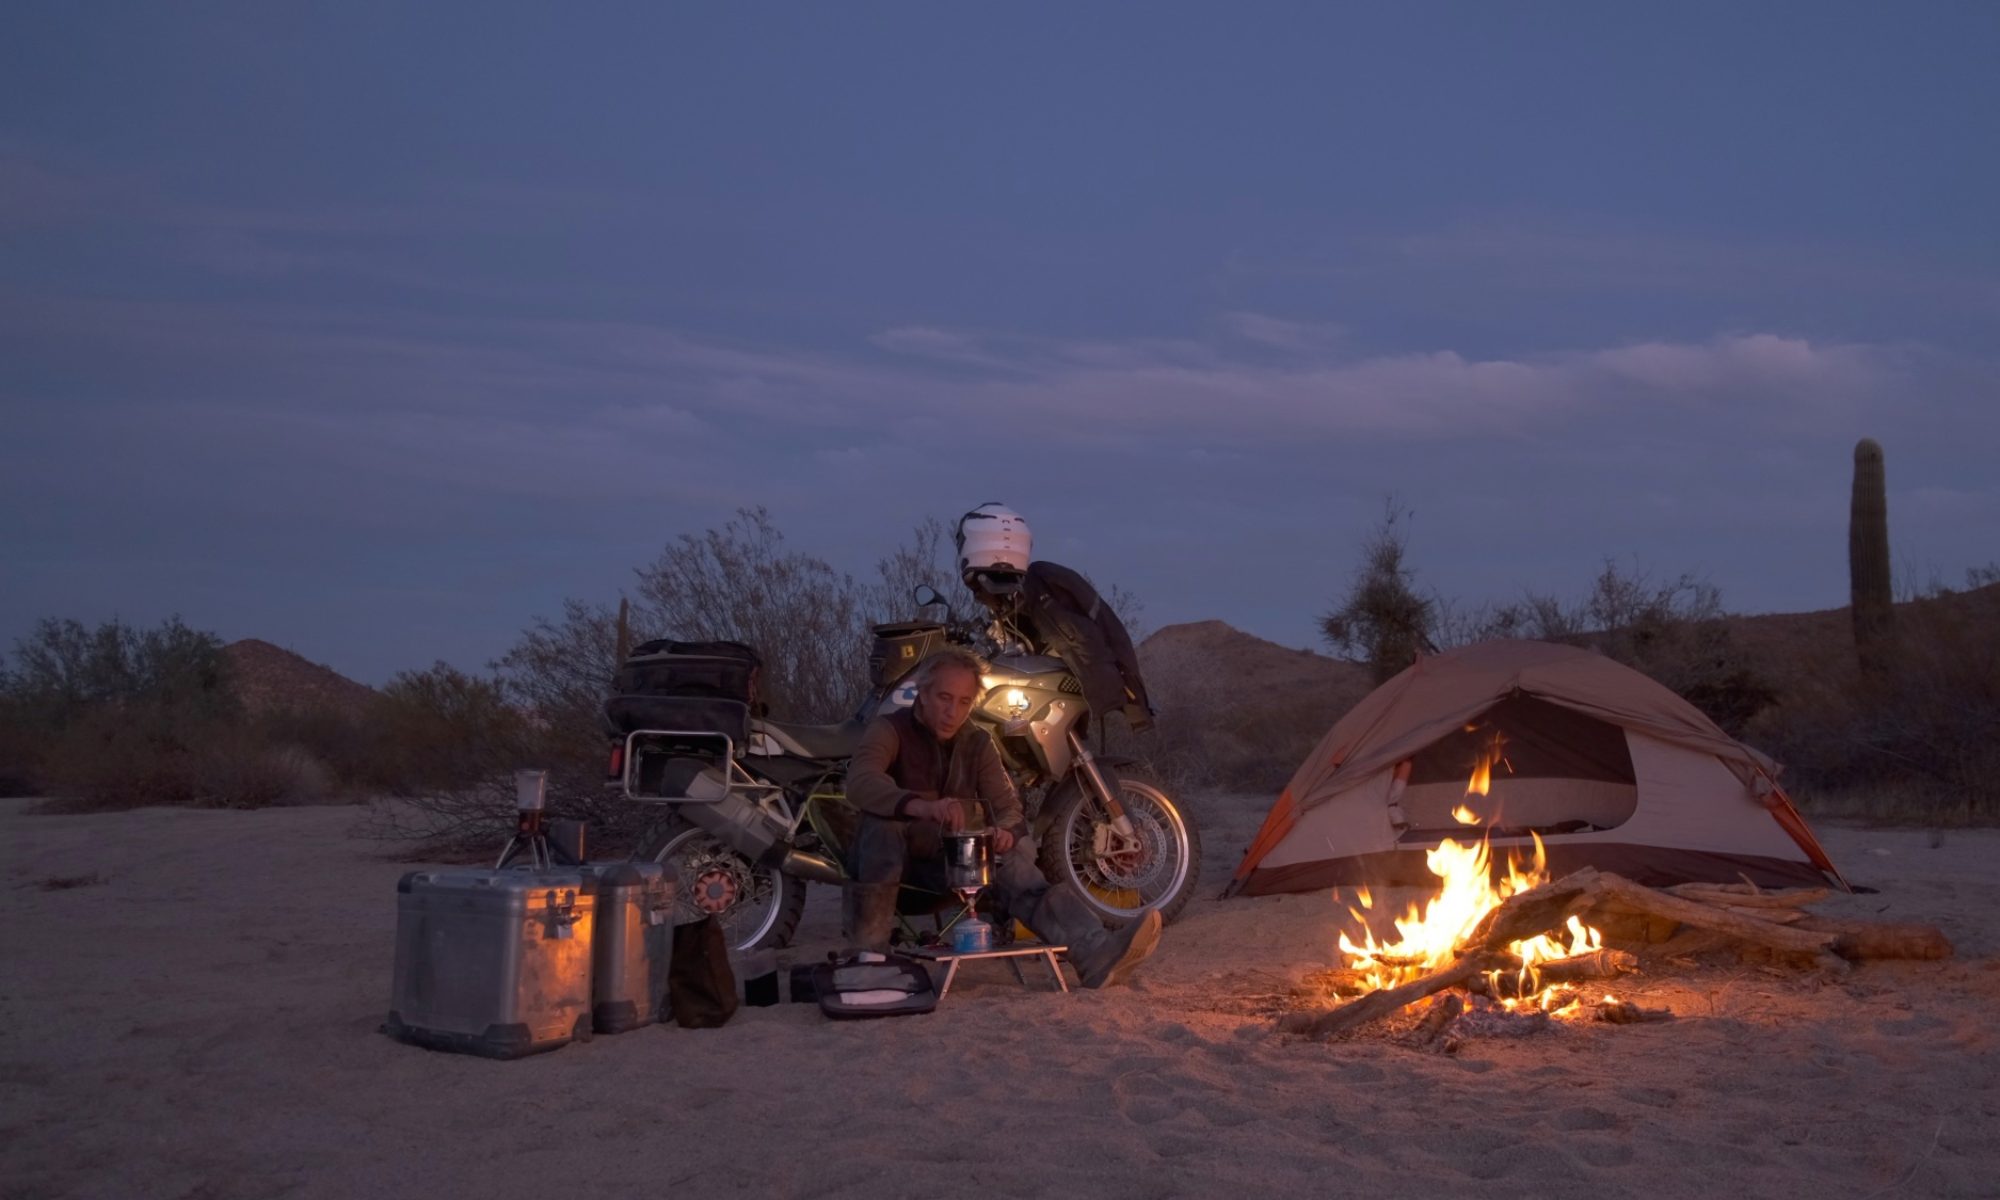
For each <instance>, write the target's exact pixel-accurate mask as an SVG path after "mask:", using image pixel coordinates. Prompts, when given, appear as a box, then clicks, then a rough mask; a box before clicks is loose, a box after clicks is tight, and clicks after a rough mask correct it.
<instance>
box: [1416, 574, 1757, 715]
mask: <svg viewBox="0 0 2000 1200" xmlns="http://www.w3.org/2000/svg"><path fill="white" fill-rule="evenodd" d="M1435 609H1436V611H1438V612H1439V613H1440V614H1441V616H1440V620H1439V621H1438V623H1437V626H1436V628H1437V632H1438V641H1439V642H1440V643H1441V644H1442V645H1446V646H1458V645H1465V644H1468V643H1471V642H1479V641H1486V640H1488V639H1491V638H1530V639H1533V640H1535V641H1543V642H1557V643H1561V644H1563V645H1570V646H1580V647H1584V648H1587V649H1592V650H1596V651H1597V652H1599V653H1600V654H1603V655H1604V656H1605V657H1607V658H1610V659H1612V660H1614V661H1616V662H1620V663H1623V664H1625V665H1626V666H1628V667H1631V668H1633V669H1634V670H1636V671H1638V672H1640V673H1641V674H1644V675H1646V676H1649V677H1650V678H1652V679H1654V680H1655V681H1657V682H1659V683H1662V684H1664V685H1666V686H1667V687H1668V688H1670V689H1672V690H1673V691H1674V692H1676V693H1677V694H1679V695H1680V696H1681V698H1682V699H1684V700H1687V701H1688V702H1689V703H1691V704H1693V705H1694V706H1695V707H1696V708H1698V709H1700V710H1701V711H1702V712H1703V713H1704V714H1706V715H1707V716H1708V718H1709V719H1710V720H1712V721H1714V722H1715V723H1716V724H1717V725H1719V726H1721V727H1722V728H1723V729H1724V730H1725V731H1726V732H1728V733H1730V734H1732V735H1734V736H1739V737H1740V736H1742V734H1743V732H1744V731H1745V730H1746V729H1748V728H1749V726H1750V723H1751V720H1752V719H1753V718H1754V717H1755V716H1756V715H1757V714H1758V713H1759V712H1761V711H1763V710H1764V709H1766V708H1768V707H1769V706H1770V705H1772V704H1773V703H1775V702H1776V700H1777V692H1776V689H1775V687H1774V685H1773V684H1772V682H1771V681H1770V680H1768V679H1766V678H1765V677H1764V676H1763V675H1762V674H1761V673H1760V672H1759V671H1758V670H1757V669H1756V667H1755V666H1754V665H1753V664H1752V663H1750V662H1749V661H1748V660H1747V659H1746V657H1745V656H1744V655H1743V654H1742V653H1741V651H1740V650H1739V649H1738V647H1737V646H1736V644H1735V640H1734V637H1733V635H1732V634H1731V633H1730V630H1729V624H1728V621H1727V616H1726V613H1725V612H1724V610H1723V607H1722V595H1721V592H1720V591H1719V590H1718V589H1717V588H1716V587H1715V586H1714V585H1713V584H1710V583H1708V582H1707V581H1706V580H1703V579H1701V578H1699V577H1698V576H1695V575H1693V574H1682V575H1679V576H1676V577H1674V578H1671V579H1665V580H1661V579H1656V578H1654V577H1653V576H1652V575H1651V574H1650V573H1649V572H1647V571H1645V570H1644V569H1642V568H1636V567H1635V568H1632V569H1630V570H1626V569H1621V568H1620V567H1619V565H1618V564H1617V563H1616V562H1614V561H1612V560H1610V559H1606V560H1605V562H1604V566H1603V568H1602V569H1601V570H1600V571H1599V572H1598V574H1597V577H1596V578H1595V579H1593V580H1592V581H1591V584H1590V588H1589V589H1588V590H1587V591H1586V592H1585V593H1584V594H1583V596H1582V597H1581V598H1580V599H1577V600H1565V599H1563V598H1561V597H1559V596H1556V595H1554V594H1551V593H1545V592H1534V591H1530V592H1528V593H1527V594H1525V595H1524V596H1522V598H1521V599H1519V600H1516V601H1513V602H1512V603H1507V604H1497V605H1494V604H1489V605H1484V606H1480V607H1476V608H1471V609H1466V608H1460V607H1455V606H1453V605H1451V604H1449V603H1447V602H1445V601H1443V600H1437V601H1435Z"/></svg>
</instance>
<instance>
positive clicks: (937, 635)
mask: <svg viewBox="0 0 2000 1200" xmlns="http://www.w3.org/2000/svg"><path fill="white" fill-rule="evenodd" d="M942 645H944V626H942V625H939V624H937V623H936V622H935V621H908V622H904V623H901V624H897V625H877V626H876V627H875V644H874V646H873V647H871V648H870V649H869V651H868V679H869V682H871V683H873V684H874V685H875V686H876V687H891V686H894V684H895V683H896V681H897V680H899V679H901V678H902V677H903V676H905V675H907V674H909V673H910V672H911V671H912V670H913V669H915V667H916V665H917V664H918V663H920V662H922V661H924V659H926V658H928V657H929V656H930V654H931V652H932V651H933V650H936V649H937V648H938V647H940V646H942Z"/></svg>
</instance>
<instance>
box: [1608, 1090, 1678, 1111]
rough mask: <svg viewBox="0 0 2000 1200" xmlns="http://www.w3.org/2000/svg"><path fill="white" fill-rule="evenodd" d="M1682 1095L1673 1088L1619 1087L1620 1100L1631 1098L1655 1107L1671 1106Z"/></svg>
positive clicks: (1632, 1100) (1637, 1102) (1638, 1102)
mask: <svg viewBox="0 0 2000 1200" xmlns="http://www.w3.org/2000/svg"><path fill="white" fill-rule="evenodd" d="M1679 1096H1680V1093H1679V1092H1676V1091H1674V1090H1673V1089H1672V1088H1653V1087H1627V1088H1619V1089H1618V1098H1619V1099H1620V1100H1630V1101H1631V1102H1632V1103H1634V1104H1644V1105H1648V1106H1650V1107H1653V1108H1671V1107H1673V1103H1674V1101H1675V1100H1676V1099H1678V1098H1679Z"/></svg>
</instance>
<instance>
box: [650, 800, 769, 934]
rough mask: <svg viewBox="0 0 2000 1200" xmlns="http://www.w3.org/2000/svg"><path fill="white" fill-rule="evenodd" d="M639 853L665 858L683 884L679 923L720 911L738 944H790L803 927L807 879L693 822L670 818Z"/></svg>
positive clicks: (669, 870)
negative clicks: (754, 858)
mask: <svg viewBox="0 0 2000 1200" xmlns="http://www.w3.org/2000/svg"><path fill="white" fill-rule="evenodd" d="M639 857H641V858H647V859H651V860H653V861H654V862H657V863H661V864H664V865H665V866H666V868H667V875H668V878H670V879H673V880H674V881H675V882H676V883H677V885H678V888H679V891H678V894H677V895H676V896H675V898H674V920H675V923H676V924H679V923H681V922H685V921H698V920H700V919H701V918H703V917H711V916H712V917H715V918H716V919H717V920H719V921H721V922H722V933H723V937H724V938H725V939H726V940H727V941H728V943H729V945H730V947H731V948H732V949H735V950H757V949H769V948H774V947H778V946H784V945H786V944H788V943H790V941H791V940H792V933H793V931H795V930H796V929H798V927H799V916H800V914H801V913H803V912H804V911H805V907H806V885H805V881H804V880H801V879H794V878H792V877H791V876H789V875H785V874H783V873H781V872H779V871H776V870H773V869H772V868H770V867H759V866H755V865H753V864H752V863H751V862H750V860H749V859H747V858H745V857H743V856H742V855H741V854H738V853H737V852H736V851H734V850H732V849H730V848H729V847H728V846H725V845H723V844H722V843H721V842H720V841H717V840H716V839H715V837H714V836H713V835H711V834H708V833H706V832H703V831H702V830H700V829H697V828H695V827H694V826H692V825H686V824H683V823H681V822H679V821H670V822H668V823H667V825H666V827H665V828H664V829H662V830H661V831H659V832H658V833H657V834H655V835H653V836H651V837H649V838H648V839H647V841H646V843H645V845H644V846H643V847H642V848H641V849H640V851H639Z"/></svg>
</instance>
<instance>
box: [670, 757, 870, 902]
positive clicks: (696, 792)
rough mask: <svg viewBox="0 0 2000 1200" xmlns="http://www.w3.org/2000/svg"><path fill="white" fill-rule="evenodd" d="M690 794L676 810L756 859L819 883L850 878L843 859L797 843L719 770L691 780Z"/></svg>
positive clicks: (740, 851)
mask: <svg viewBox="0 0 2000 1200" xmlns="http://www.w3.org/2000/svg"><path fill="white" fill-rule="evenodd" d="M688 797H689V801H690V802H689V803H687V804H679V805H675V806H674V811H675V812H676V813H678V814H679V815H680V816H682V817H685V818H686V819H687V821H688V823H689V824H692V825H693V826H694V827H695V828H697V829H699V830H701V831H702V832H704V833H706V834H708V835H709V836H711V837H713V838H714V839H715V840H716V841H719V842H721V843H722V844H723V845H725V846H727V847H729V848H730V849H731V850H734V851H736V852H737V853H738V854H741V855H742V856H743V857H745V858H747V859H749V860H750V861H751V862H752V863H753V864H755V865H757V866H759V867H770V868H774V869H776V870H779V871H782V872H784V873H785V874H787V875H795V876H797V877H799V878H800V879H809V880H812V881H814V882H817V883H845V882H846V881H847V877H846V874H845V872H843V871H842V870H841V869H840V864H838V863H836V862H834V861H833V860H832V859H829V858H827V857H826V856H824V855H821V854H815V853H813V852H812V851H810V850H801V849H799V848H798V847H797V846H794V845H793V844H792V843H791V840H790V839H789V838H787V837H786V836H785V830H784V827H783V826H781V825H779V824H778V823H777V822H776V821H774V820H773V819H772V817H771V815H770V814H769V813H767V812H765V811H764V810H763V809H761V808H759V807H757V806H756V805H755V804H752V803H751V802H750V801H749V800H748V799H746V798H745V797H744V796H743V795H742V793H740V792H735V791H732V790H730V788H729V786H728V785H727V784H726V783H724V782H723V781H722V780H721V779H720V778H718V777H717V776H715V775H714V774H711V773H707V772H704V773H703V774H701V775H698V776H696V778H695V779H694V780H692V781H690V783H689V785H688ZM709 797H714V799H710V798H709Z"/></svg>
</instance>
